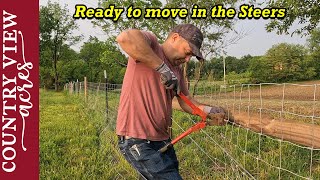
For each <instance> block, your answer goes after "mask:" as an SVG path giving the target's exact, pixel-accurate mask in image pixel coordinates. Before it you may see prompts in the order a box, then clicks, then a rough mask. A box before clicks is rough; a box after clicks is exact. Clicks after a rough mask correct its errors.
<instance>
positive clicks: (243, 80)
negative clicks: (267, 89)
mask: <svg viewBox="0 0 320 180" xmlns="http://www.w3.org/2000/svg"><path fill="white" fill-rule="evenodd" d="M250 76H251V74H250V73H249V72H245V73H240V74H237V73H236V72H235V71H232V72H230V73H228V74H227V75H226V81H227V83H228V84H230V85H233V84H248V83H250Z"/></svg>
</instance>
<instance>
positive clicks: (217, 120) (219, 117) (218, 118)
mask: <svg viewBox="0 0 320 180" xmlns="http://www.w3.org/2000/svg"><path fill="white" fill-rule="evenodd" d="M225 116H226V114H225V113H215V114H213V113H211V114H208V118H210V119H211V120H209V121H207V123H208V125H210V126H223V125H225V124H226V123H227V120H226V119H225Z"/></svg>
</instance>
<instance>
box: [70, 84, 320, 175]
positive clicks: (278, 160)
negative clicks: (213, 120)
mask: <svg viewBox="0 0 320 180" xmlns="http://www.w3.org/2000/svg"><path fill="white" fill-rule="evenodd" d="M84 84H85V83H82V82H79V85H75V84H73V85H71V84H70V83H69V85H66V86H65V89H67V87H69V92H72V93H80V94H81V93H82V91H83V89H85V87H84ZM87 84H88V85H87V89H88V96H101V97H102V98H103V95H104V93H103V92H105V88H102V87H107V88H106V89H107V92H108V93H109V94H111V95H112V96H110V97H109V98H110V101H111V99H112V101H113V100H115V99H116V100H115V102H113V103H111V104H110V108H112V112H113V114H114V115H116V110H117V107H118V100H119V96H120V92H121V87H122V85H121V84H105V83H92V82H88V83H87ZM319 86H320V84H307V85H306V84H290V83H284V84H277V83H261V84H242V85H232V86H228V85H222V86H221V85H214V84H210V83H201V82H200V83H199V85H198V87H197V88H196V89H195V92H196V94H194V97H195V98H196V99H197V100H198V101H200V102H203V103H209V104H211V105H220V106H224V107H226V108H228V109H231V110H232V112H234V113H236V112H238V113H246V114H247V117H248V124H252V123H253V122H254V121H253V117H254V114H257V116H258V117H259V119H258V120H259V123H260V124H263V123H264V119H263V118H262V117H263V116H264V115H266V114H267V115H271V116H272V117H273V120H274V121H277V122H280V123H284V122H287V121H290V122H293V123H306V124H310V125H312V126H315V127H319V126H320V108H319V107H320V102H319V98H320V90H319ZM76 87H78V88H77V89H75V88H76ZM191 87H192V84H191ZM70 88H73V89H74V90H73V91H71V90H70ZM191 93H193V92H191ZM110 101H109V102H110ZM101 113H104V112H103V111H101ZM189 119H190V120H191V122H190V124H189V126H191V125H192V124H193V123H194V121H193V120H192V119H194V117H193V116H189ZM173 120H174V124H175V125H176V126H177V127H178V128H177V129H176V131H178V132H180V131H183V130H184V129H185V128H188V127H184V126H185V125H184V126H183V125H182V124H181V121H178V120H176V119H173ZM229 123H230V124H232V126H229V125H227V126H225V127H218V128H214V129H212V128H207V129H205V130H202V131H201V132H202V133H199V134H205V135H206V137H207V138H208V139H210V141H209V142H210V143H212V144H213V146H214V147H216V148H217V149H220V151H221V152H223V157H215V155H214V154H213V152H212V153H210V152H208V151H206V149H204V148H203V147H201V145H200V144H199V143H197V142H199V141H197V140H195V139H194V138H193V137H197V136H199V134H193V135H190V136H189V138H191V141H192V144H195V145H196V147H197V148H198V149H199V151H198V152H201V153H202V155H203V156H205V157H207V159H209V160H210V161H211V164H212V165H213V166H215V167H217V166H219V164H222V165H224V167H225V171H224V177H225V178H231V179H234V178H236V177H245V178H248V179H255V178H257V179H264V178H267V179H270V178H272V179H273V178H278V179H282V178H289V179H290V177H291V178H301V179H319V178H320V149H319V148H314V147H313V146H311V147H308V146H305V145H300V144H297V143H294V142H289V141H287V140H285V139H284V138H283V136H284V135H283V133H284V132H283V131H282V133H280V135H281V134H282V138H276V137H273V136H269V135H267V134H265V133H264V131H263V129H262V128H260V129H258V131H253V130H252V129H250V128H249V127H248V126H244V125H242V124H238V123H236V122H229ZM217 130H218V131H220V132H221V133H220V134H218V135H217V132H216V131H217ZM280 130H281V129H280ZM309 131H312V132H311V134H312V142H311V144H314V143H315V141H316V140H317V139H318V138H319V137H316V135H315V134H316V133H319V132H315V130H314V129H310V130H309ZM221 134H223V137H221V138H219V137H220V136H221ZM214 135H217V136H214ZM219 141H222V143H221V142H219ZM179 143H180V142H179ZM179 143H178V144H179ZM268 145H269V146H270V147H269V146H268ZM178 146H180V145H178ZM181 146H185V147H186V146H188V145H186V144H185V143H184V142H183V141H182V142H181ZM176 151H177V153H178V154H179V149H178V148H177V149H176ZM270 154H271V155H270ZM299 156H301V157H299ZM217 162H219V164H217ZM295 162H296V163H295ZM252 163H255V164H256V166H257V167H252V166H253V165H252ZM305 166H308V167H307V170H306V168H305ZM235 167H236V168H235ZM230 172H231V176H230ZM287 176H288V177H287Z"/></svg>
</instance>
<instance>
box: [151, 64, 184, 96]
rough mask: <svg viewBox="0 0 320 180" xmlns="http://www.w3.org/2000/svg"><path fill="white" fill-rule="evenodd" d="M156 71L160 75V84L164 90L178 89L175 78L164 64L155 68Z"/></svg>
mask: <svg viewBox="0 0 320 180" xmlns="http://www.w3.org/2000/svg"><path fill="white" fill-rule="evenodd" d="M156 71H158V72H159V73H160V80H161V83H162V84H163V85H165V86H166V89H174V90H178V89H179V87H178V84H179V83H178V79H177V77H176V76H175V75H174V73H173V72H172V71H171V70H170V68H169V67H168V66H167V65H166V64H165V63H164V62H163V63H162V64H161V65H160V66H159V67H157V68H156Z"/></svg>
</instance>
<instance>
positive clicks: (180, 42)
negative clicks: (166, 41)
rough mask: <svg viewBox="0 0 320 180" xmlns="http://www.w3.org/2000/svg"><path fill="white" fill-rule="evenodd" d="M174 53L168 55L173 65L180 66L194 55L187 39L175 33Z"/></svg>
mask: <svg viewBox="0 0 320 180" xmlns="http://www.w3.org/2000/svg"><path fill="white" fill-rule="evenodd" d="M171 38H172V39H171V40H172V41H171V43H172V44H171V45H172V51H171V52H172V53H171V54H170V55H169V56H168V58H169V61H170V62H171V64H172V65H173V66H179V65H181V64H183V63H185V62H188V61H189V60H190V58H191V57H192V56H193V53H192V49H191V47H190V45H189V43H188V41H187V40H185V39H184V38H183V37H182V36H180V35H179V34H177V33H175V34H173V35H172V37H171Z"/></svg>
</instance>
